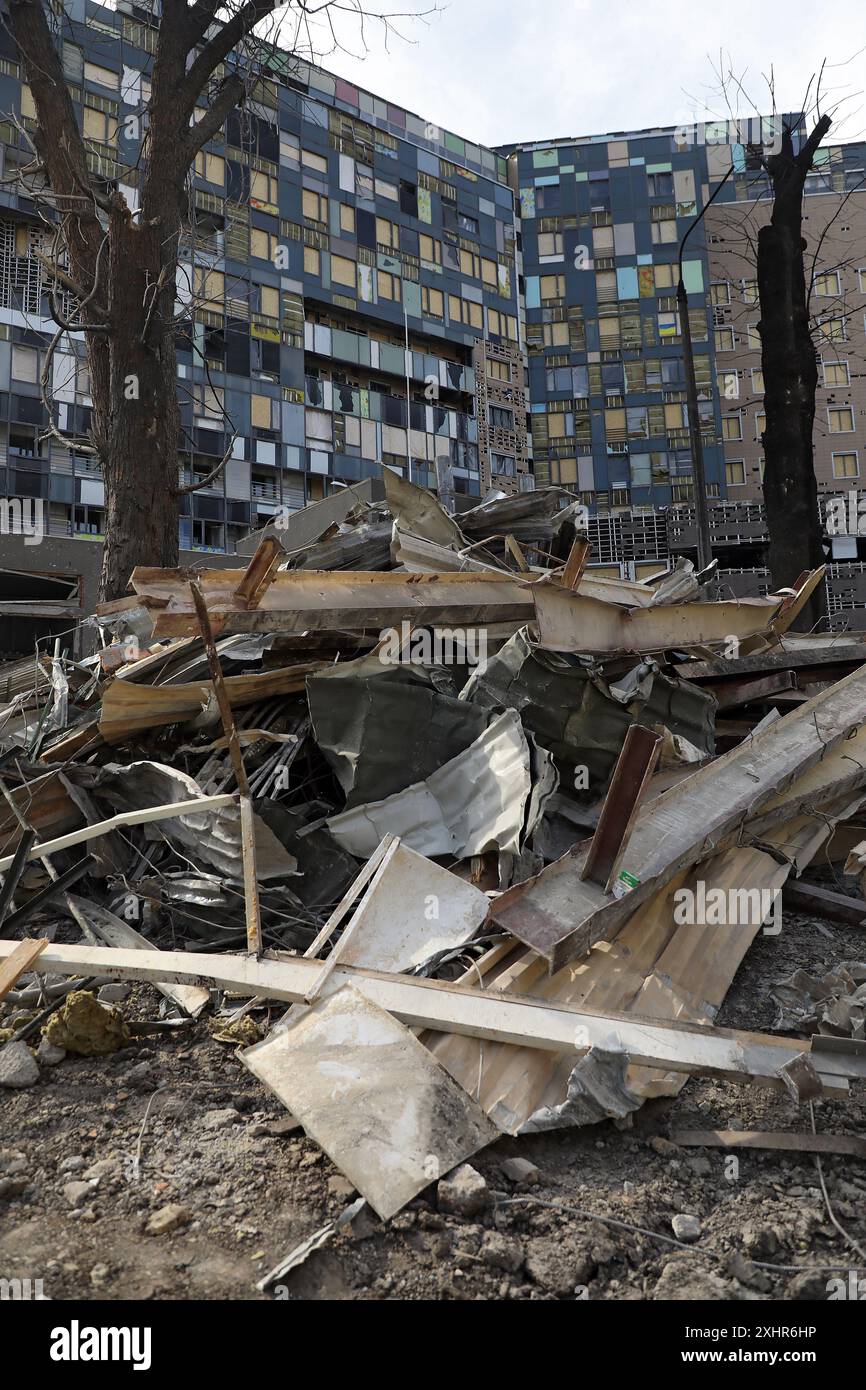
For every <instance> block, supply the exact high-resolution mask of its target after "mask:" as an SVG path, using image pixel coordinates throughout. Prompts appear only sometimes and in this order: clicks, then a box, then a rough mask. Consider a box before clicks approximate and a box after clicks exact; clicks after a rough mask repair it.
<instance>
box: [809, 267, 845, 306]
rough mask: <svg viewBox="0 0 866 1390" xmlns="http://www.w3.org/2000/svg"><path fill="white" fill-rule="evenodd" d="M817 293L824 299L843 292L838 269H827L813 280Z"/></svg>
mask: <svg viewBox="0 0 866 1390" xmlns="http://www.w3.org/2000/svg"><path fill="white" fill-rule="evenodd" d="M813 285H814V289H815V293H816V294H817V295H820V296H821V298H822V299H824V298H828V297H830V296H832V295H836V294H840V293H841V289H842V287H841V284H840V282H839V272H838V270H825V271H823V272H822V273H821V274H820V275H816V276H815V279H814V281H813Z"/></svg>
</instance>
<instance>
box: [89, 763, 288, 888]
mask: <svg viewBox="0 0 866 1390" xmlns="http://www.w3.org/2000/svg"><path fill="white" fill-rule="evenodd" d="M66 775H67V777H68V779H69V781H70V782H74V783H75V784H76V785H77V786H80V787H83V788H84V789H85V790H86V791H89V792H92V794H93V796H94V797H95V798H96V800H97V801H101V802H104V803H106V804H107V805H108V806H110V807H112V809H113V810H115V811H134V810H142V809H144V808H145V807H148V806H165V805H170V804H172V803H173V802H175V801H192V800H195V799H196V798H198V797H203V796H204V793H203V791H202V789H201V787H200V786H199V785H198V782H196V781H195V779H194V778H192V777H188V776H187V775H186V773H185V772H180V771H178V769H177V768H174V767H166V766H165V765H164V764H163V763H154V762H147V761H141V762H135V763H128V764H127V765H126V766H125V767H123V766H121V765H120V764H119V763H106V764H105V766H104V767H100V768H91V767H84V766H81V765H72V766H70V767H69V768H67V772H66ZM253 819H254V824H255V836H256V872H257V874H258V877H259V879H262V880H267V879H275V878H276V879H280V878H286V877H289V876H293V875H294V874H295V873H296V872H297V867H298V866H297V861H296V860H295V858H294V857H293V856H292V855H290V854H289V853H288V852H287V851H286V850H285V849H283V846H282V845H281V844H280V842H279V840H278V839H277V838H276V836H275V835H274V834H273V833H272V832H271V831H270V830H269V829H268V827H267V826H266V825H265V823H264V821H263V820H262V819H261V818H260V817H259V816H255V817H254V818H253ZM145 829H146V830H147V827H145ZM152 829H153V833H154V834H156V835H158V836H164V837H165V839H166V840H168V842H169V844H170V845H171V846H172V847H173V848H174V849H175V850H177V851H178V853H180V854H182V855H184V856H185V857H186V858H187V859H189V860H191V861H192V863H193V864H196V865H199V864H204V865H207V866H209V867H210V868H213V869H216V871H217V873H218V874H220V875H221V876H222V877H223V878H225V879H228V880H229V881H230V882H235V883H239V882H241V881H242V880H243V862H242V855H241V825H240V810H239V808H238V807H237V806H224V807H222V808H221V809H220V810H217V811H213V810H208V811H203V812H202V813H201V814H196V813H195V812H189V813H188V814H186V815H183V816H175V817H173V818H172V819H171V820H164V821H159V822H158V823H157V824H155V825H154V826H153V828H152Z"/></svg>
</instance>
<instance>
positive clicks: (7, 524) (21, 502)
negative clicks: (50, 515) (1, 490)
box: [0, 497, 45, 545]
mask: <svg viewBox="0 0 866 1390" xmlns="http://www.w3.org/2000/svg"><path fill="white" fill-rule="evenodd" d="M0 536H23V537H24V544H25V545H39V543H40V541H42V540H43V539H44V537H45V503H44V502H43V501H42V498H41V497H0Z"/></svg>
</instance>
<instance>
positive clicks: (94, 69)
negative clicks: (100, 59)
mask: <svg viewBox="0 0 866 1390" xmlns="http://www.w3.org/2000/svg"><path fill="white" fill-rule="evenodd" d="M84 80H85V82H95V83H96V84H97V86H99V87H110V88H111V90H112V91H113V92H116V91H117V89H118V88H119V86H120V73H119V72H112V70H111V68H103V67H100V65H99V64H98V63H85V64H84Z"/></svg>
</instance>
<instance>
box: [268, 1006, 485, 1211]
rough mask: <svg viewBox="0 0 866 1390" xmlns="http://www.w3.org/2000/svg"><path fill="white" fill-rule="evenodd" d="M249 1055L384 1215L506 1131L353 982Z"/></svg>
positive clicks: (302, 1122) (326, 1150)
mask: <svg viewBox="0 0 866 1390" xmlns="http://www.w3.org/2000/svg"><path fill="white" fill-rule="evenodd" d="M241 1057H242V1060H243V1061H244V1063H245V1065H246V1066H247V1067H249V1069H250V1071H251V1072H252V1073H253V1075H254V1076H257V1077H258V1079H259V1080H260V1081H263V1082H264V1084H265V1085H266V1086H269V1087H270V1088H271V1090H272V1091H274V1092H275V1094H276V1095H278V1096H279V1098H280V1100H281V1101H282V1102H283V1104H284V1105H286V1106H287V1107H288V1109H289V1110H290V1111H291V1113H292V1115H294V1116H295V1118H296V1119H298V1120H300V1122H301V1124H302V1125H303V1126H304V1129H305V1130H306V1131H307V1133H308V1134H309V1135H310V1136H311V1138H313V1139H315V1140H316V1143H317V1144H320V1145H321V1147H322V1148H323V1149H324V1150H325V1153H326V1154H327V1155H328V1157H329V1158H330V1159H331V1160H332V1161H333V1162H334V1163H336V1165H337V1167H338V1168H339V1169H340V1170H341V1172H343V1173H345V1175H346V1177H347V1178H348V1179H349V1181H350V1182H352V1183H354V1185H355V1187H356V1188H357V1189H358V1191H359V1192H360V1193H361V1194H362V1195H363V1196H364V1197H366V1199H367V1201H368V1202H369V1203H370V1206H371V1207H372V1208H373V1210H374V1211H375V1212H376V1213H377V1215H378V1216H380V1217H381V1218H382V1220H383V1221H387V1220H388V1218H389V1217H391V1216H393V1215H394V1214H395V1213H396V1212H398V1211H399V1210H400V1209H401V1207H404V1206H405V1205H406V1203H407V1202H410V1201H411V1200H412V1198H413V1197H416V1196H417V1195H418V1193H419V1192H421V1191H422V1190H423V1189H424V1188H425V1187H427V1186H428V1185H429V1184H430V1183H431V1182H435V1181H436V1179H437V1178H440V1177H443V1176H444V1174H445V1173H447V1172H449V1171H450V1170H451V1169H452V1168H454V1167H455V1166H456V1165H457V1164H458V1163H462V1162H463V1161H464V1160H465V1159H467V1158H469V1157H471V1155H472V1154H474V1153H477V1151H478V1150H479V1149H481V1148H483V1147H484V1146H485V1145H486V1144H491V1143H492V1142H493V1141H494V1139H496V1138H498V1135H499V1131H498V1130H497V1129H496V1128H495V1127H494V1126H493V1125H492V1124H491V1123H490V1121H489V1120H488V1119H487V1117H486V1115H485V1114H484V1112H483V1110H481V1109H480V1107H479V1106H478V1105H476V1103H475V1102H474V1101H473V1100H471V1099H470V1097H469V1096H468V1095H467V1094H466V1092H465V1091H464V1090H463V1089H462V1088H461V1087H460V1086H458V1085H457V1083H456V1082H455V1081H453V1080H452V1078H451V1077H450V1076H449V1075H448V1073H447V1072H446V1071H445V1069H444V1068H443V1067H441V1066H440V1065H439V1063H438V1062H437V1061H436V1060H435V1059H434V1058H433V1057H432V1056H431V1054H430V1053H429V1052H428V1050H427V1048H426V1047H423V1046H422V1044H421V1043H419V1042H418V1040H417V1038H415V1037H414V1036H413V1034H412V1033H411V1032H410V1031H409V1029H408V1028H406V1027H404V1025H403V1024H402V1023H398V1022H397V1020H396V1019H395V1018H393V1017H392V1015H391V1014H389V1013H386V1012H385V1010H384V1009H380V1008H378V1007H377V1005H375V1004H373V1003H371V1002H370V1000H369V999H365V998H364V996H363V995H362V994H359V992H358V991H357V990H356V989H353V988H352V987H351V986H344V987H343V988H342V989H338V990H337V991H336V993H334V994H331V995H329V996H328V997H326V998H324V999H320V1000H318V1001H317V1002H316V1003H315V1004H313V1005H312V1007H311V1008H309V1009H306V1010H305V1011H304V1012H303V1013H302V1014H300V1015H299V1017H298V1019H297V1021H296V1022H294V1023H290V1024H289V1026H288V1027H287V1028H285V1029H281V1030H280V1031H279V1032H277V1033H274V1034H273V1035H272V1036H271V1037H269V1038H266V1039H265V1041H264V1042H261V1043H257V1044H256V1045H255V1047H251V1048H248V1049H247V1051H246V1052H243V1053H242V1054H241Z"/></svg>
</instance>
